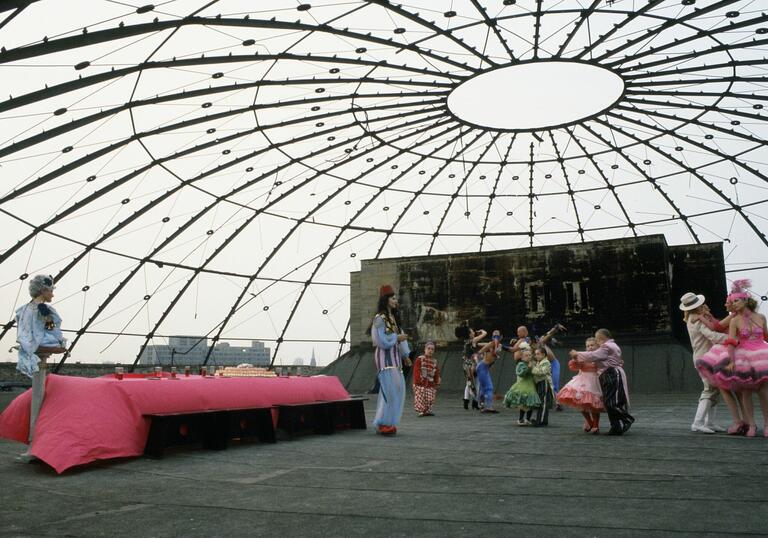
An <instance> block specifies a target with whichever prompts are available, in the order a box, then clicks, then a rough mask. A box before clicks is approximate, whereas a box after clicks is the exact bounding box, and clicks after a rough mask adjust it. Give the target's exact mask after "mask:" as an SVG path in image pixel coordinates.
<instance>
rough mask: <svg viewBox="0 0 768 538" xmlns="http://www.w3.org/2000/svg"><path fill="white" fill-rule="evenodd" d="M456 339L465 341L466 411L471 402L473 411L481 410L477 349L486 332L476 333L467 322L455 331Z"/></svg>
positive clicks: (480, 330) (479, 331) (463, 367)
mask: <svg viewBox="0 0 768 538" xmlns="http://www.w3.org/2000/svg"><path fill="white" fill-rule="evenodd" d="M454 333H455V334H456V338H460V339H461V340H464V350H463V353H462V354H463V364H462V369H463V370H464V378H465V383H464V409H469V402H470V401H471V402H472V409H480V406H479V405H478V404H477V388H476V385H477V383H476V375H477V374H476V368H477V347H478V345H479V343H480V340H482V339H483V338H485V336H486V334H487V333H486V332H485V331H484V330H482V329H479V330H477V331H475V330H474V329H472V328H471V327H470V326H469V320H467V321H465V322H464V323H463V324H461V325H460V326H458V327H456V330H455V331H454Z"/></svg>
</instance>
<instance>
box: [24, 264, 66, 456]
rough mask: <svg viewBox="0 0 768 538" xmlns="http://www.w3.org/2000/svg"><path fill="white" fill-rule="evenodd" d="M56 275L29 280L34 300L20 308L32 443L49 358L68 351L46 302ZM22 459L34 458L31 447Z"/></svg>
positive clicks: (56, 321)
mask: <svg viewBox="0 0 768 538" xmlns="http://www.w3.org/2000/svg"><path fill="white" fill-rule="evenodd" d="M53 290H54V286H53V277H52V276H50V275H37V276H35V277H33V278H32V280H30V281H29V295H30V296H31V297H32V300H31V301H30V302H28V303H27V304H25V305H23V306H20V307H19V308H18V309H16V327H17V336H16V341H17V342H18V351H19V362H18V365H17V366H16V369H17V370H18V371H19V372H21V373H22V374H24V375H26V376H27V377H30V378H31V379H32V406H31V408H30V413H29V443H30V445H31V444H32V439H33V437H34V434H35V424H36V423H37V417H38V415H39V414H40V408H41V407H42V406H43V399H44V398H45V374H46V370H47V368H46V360H47V359H48V357H50V356H51V355H52V354H54V353H64V351H65V350H64V348H65V347H66V345H67V341H66V339H65V338H64V335H63V334H62V332H61V316H59V314H58V312H56V310H55V309H54V308H53V307H52V306H49V305H48V304H46V303H50V302H51V301H52V300H53ZM22 458H26V459H30V458H31V455H30V451H29V449H28V450H27V451H26V452H25V453H24V454H22Z"/></svg>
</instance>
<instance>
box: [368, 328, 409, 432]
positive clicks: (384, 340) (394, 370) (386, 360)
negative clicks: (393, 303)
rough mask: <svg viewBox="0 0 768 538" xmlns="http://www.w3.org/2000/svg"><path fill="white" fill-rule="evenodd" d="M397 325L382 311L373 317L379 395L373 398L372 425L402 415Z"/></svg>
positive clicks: (394, 422) (392, 421) (387, 423)
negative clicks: (374, 402)
mask: <svg viewBox="0 0 768 538" xmlns="http://www.w3.org/2000/svg"><path fill="white" fill-rule="evenodd" d="M398 332H399V331H398V329H397V326H396V325H395V324H394V322H393V321H392V320H390V319H387V318H386V317H385V316H384V315H383V314H377V315H376V317H375V318H373V330H372V331H371V336H372V337H373V344H374V345H375V346H376V351H375V352H374V360H375V361H376V369H377V370H378V372H379V374H378V379H379V398H378V401H377V402H376V416H375V418H374V419H373V424H374V426H397V425H398V424H400V418H401V417H402V415H403V404H404V403H405V379H404V378H403V371H402V360H401V358H400V351H401V349H400V348H401V346H399V345H398V342H397V334H398Z"/></svg>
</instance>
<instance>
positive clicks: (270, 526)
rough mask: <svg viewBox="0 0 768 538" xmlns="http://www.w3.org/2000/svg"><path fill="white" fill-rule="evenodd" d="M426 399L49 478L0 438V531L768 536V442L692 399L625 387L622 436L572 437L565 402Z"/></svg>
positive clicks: (576, 419) (573, 421) (576, 432)
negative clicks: (393, 419)
mask: <svg viewBox="0 0 768 538" xmlns="http://www.w3.org/2000/svg"><path fill="white" fill-rule="evenodd" d="M438 398H439V401H438V405H437V407H436V413H437V416H436V417H432V418H418V417H416V416H415V415H414V413H413V412H412V410H411V409H410V407H408V405H409V404H408V403H407V404H406V405H407V407H406V413H405V416H404V419H403V423H402V425H401V427H400V429H399V434H398V435H397V436H396V437H394V438H382V437H380V436H377V435H375V434H374V433H373V431H372V430H371V429H369V430H367V431H354V432H345V433H340V434H336V435H333V436H310V437H304V438H301V439H297V440H295V441H291V442H289V441H283V442H278V443H277V444H275V445H259V444H258V443H252V444H251V443H248V444H237V445H235V446H232V447H230V448H229V449H228V450H226V451H222V452H207V451H203V450H185V451H176V452H172V453H171V454H169V455H168V456H166V457H165V458H164V459H162V460H152V459H147V458H136V459H130V460H120V461H110V462H104V463H100V464H96V465H90V466H87V467H84V468H81V469H76V470H73V471H69V472H67V473H65V474H63V475H60V476H59V475H56V474H55V473H54V472H53V471H52V470H51V469H49V468H48V467H46V466H45V465H43V464H40V463H38V464H21V463H17V462H15V461H14V456H16V455H17V454H18V453H19V452H20V451H21V449H22V445H20V444H18V443H13V442H9V441H2V440H0V484H2V486H1V487H0V500H1V501H2V502H1V503H0V535H2V536H32V535H56V536H61V535H67V536H128V535H131V536H177V535H184V536H225V535H228V536H260V535H271V536H277V535H287V536H321V535H335V536H358V535H366V536H412V535H420V536H441V537H445V536H468V535H475V536H513V535H514V534H515V533H521V532H524V533H527V534H528V535H530V536H559V537H563V536H670V535H675V536H680V535H683V536H685V535H689V536H728V535H759V536H765V535H766V533H767V532H768V503H767V501H768V488H766V484H767V483H768V439H764V438H763V437H762V436H761V437H759V438H755V439H746V438H743V437H740V438H736V437H730V436H726V435H724V434H718V435H710V436H707V435H702V434H693V433H691V432H690V431H689V429H688V425H689V422H690V418H691V416H692V414H693V412H694V410H695V404H696V402H695V396H691V395H662V396H659V395H655V396H633V413H634V415H635V417H636V418H637V423H636V425H635V426H634V427H633V428H632V430H631V432H630V433H629V434H628V435H626V436H624V437H608V436H604V435H601V436H589V435H587V434H584V433H582V432H581V429H580V426H581V419H580V416H578V415H577V414H576V413H575V412H573V411H565V412H562V413H556V414H553V416H552V418H551V420H550V426H549V427H548V428H530V427H528V428H521V427H517V426H516V425H515V424H514V422H515V421H516V419H517V413H516V412H514V411H512V410H503V411H502V413H500V414H499V415H495V416H487V415H483V416H480V415H478V414H477V413H476V412H472V411H465V410H464V409H462V408H461V400H460V399H459V398H458V396H455V395H443V396H442V397H441V396H438ZM4 399H5V400H7V397H6V398H4ZM374 404H375V401H371V402H368V409H367V411H368V418H369V422H370V419H371V418H372V416H373V412H372V411H373V407H374ZM0 407H4V405H3V402H2V400H0ZM724 413H725V410H724V409H723V410H721V411H720V416H721V421H720V422H722V423H724V424H725V423H726V420H725V415H724ZM758 420H759V421H760V420H761V419H760V418H758ZM760 431H761V430H760Z"/></svg>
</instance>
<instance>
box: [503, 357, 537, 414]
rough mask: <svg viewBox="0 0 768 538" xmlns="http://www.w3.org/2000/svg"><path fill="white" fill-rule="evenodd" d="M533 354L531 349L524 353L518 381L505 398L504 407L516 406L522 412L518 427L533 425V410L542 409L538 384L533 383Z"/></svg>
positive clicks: (518, 371) (518, 369) (518, 372)
mask: <svg viewBox="0 0 768 538" xmlns="http://www.w3.org/2000/svg"><path fill="white" fill-rule="evenodd" d="M532 361H533V353H531V350H530V348H529V349H525V350H524V351H523V352H522V357H521V360H520V362H519V363H517V367H516V368H515V373H516V374H517V381H516V382H515V384H514V385H512V386H511V387H510V389H509V390H508V391H507V394H506V396H504V405H506V406H507V407H512V406H515V407H517V408H518V409H519V410H520V418H519V419H518V421H517V425H518V426H528V425H530V424H531V413H532V412H533V409H536V408H538V407H541V399H540V398H539V395H538V394H537V393H536V384H535V383H534V381H533V373H532V365H531V363H532Z"/></svg>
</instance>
